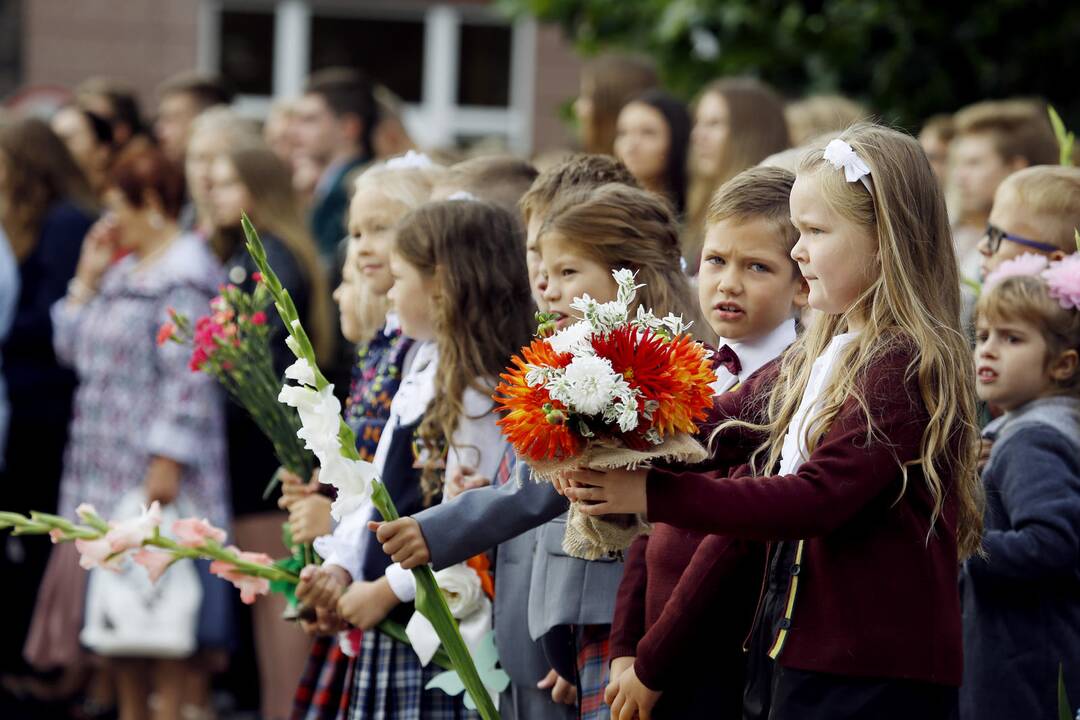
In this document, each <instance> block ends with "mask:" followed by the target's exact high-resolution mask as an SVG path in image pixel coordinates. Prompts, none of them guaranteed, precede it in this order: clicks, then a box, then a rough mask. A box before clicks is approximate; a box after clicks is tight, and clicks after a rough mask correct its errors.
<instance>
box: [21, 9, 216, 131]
mask: <svg viewBox="0 0 1080 720" xmlns="http://www.w3.org/2000/svg"><path fill="white" fill-rule="evenodd" d="M198 5H199V3H198V2H197V0H31V1H30V2H26V3H24V4H23V28H22V31H23V32H22V37H23V43H24V44H23V64H22V70H23V78H22V79H23V82H24V83H25V84H27V85H34V84H54V85H62V86H66V87H74V86H75V85H76V84H78V83H79V82H80V81H81V80H84V79H85V78H87V77H90V76H92V75H107V76H111V77H115V78H117V79H119V80H123V81H124V82H126V83H128V84H129V85H130V86H131V87H133V88H134V89H135V90H136V91H137V92H138V94H139V98H140V100H141V101H142V103H143V105H142V107H143V112H144V114H146V115H150V114H152V112H153V109H154V104H153V103H154V88H155V87H156V86H157V85H158V83H160V82H161V81H162V80H164V79H165V78H167V77H169V76H170V75H173V74H175V73H177V72H180V71H182V70H193V69H194V68H195V58H196V16H197V12H198Z"/></svg>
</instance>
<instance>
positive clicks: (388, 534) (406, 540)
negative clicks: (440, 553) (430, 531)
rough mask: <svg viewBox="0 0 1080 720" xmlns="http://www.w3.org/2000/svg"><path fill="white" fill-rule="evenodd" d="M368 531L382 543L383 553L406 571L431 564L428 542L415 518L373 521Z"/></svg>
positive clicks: (369, 524)
mask: <svg viewBox="0 0 1080 720" xmlns="http://www.w3.org/2000/svg"><path fill="white" fill-rule="evenodd" d="M368 529H369V530H371V531H373V532H374V533H375V537H376V538H378V540H379V542H380V543H382V549H383V552H384V553H386V554H387V555H389V556H390V559H391V560H393V561H394V562H396V563H399V564H400V565H401V567H402V568H404V569H405V570H412V569H413V568H416V567H420V566H421V565H427V564H428V563H429V562H431V551H430V550H429V549H428V545H427V540H426V539H425V538H424V533H423V532H422V531H421V530H420V523H418V522H416V520H414V519H413V518H411V517H404V518H400V519H398V520H394V521H393V522H374V521H372V522H369V523H368Z"/></svg>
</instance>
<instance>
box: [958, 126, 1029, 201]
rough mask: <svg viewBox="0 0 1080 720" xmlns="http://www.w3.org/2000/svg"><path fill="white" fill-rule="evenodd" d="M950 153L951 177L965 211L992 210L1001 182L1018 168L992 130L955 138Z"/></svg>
mask: <svg viewBox="0 0 1080 720" xmlns="http://www.w3.org/2000/svg"><path fill="white" fill-rule="evenodd" d="M949 152H950V154H951V155H952V165H951V167H950V169H949V180H950V181H952V182H953V183H955V184H956V189H957V191H958V192H959V196H960V202H961V205H962V211H963V213H964V214H974V215H985V214H986V213H988V212H990V206H991V205H993V203H994V192H995V191H996V190H997V188H998V185H1000V184H1001V181H1002V180H1004V179H1005V178H1006V177H1007V176H1008V175H1009V173H1011V172H1013V170H1016V169H1018V168H1016V167H1014V166H1012V165H1010V164H1009V163H1007V162H1006V161H1005V158H1003V157H1002V156H1001V153H1000V152H998V149H997V147H996V146H995V145H994V138H993V136H992V135H990V134H989V133H973V134H968V135H961V136H959V137H958V138H956V139H955V140H953V141H952V144H951V146H950V148H949Z"/></svg>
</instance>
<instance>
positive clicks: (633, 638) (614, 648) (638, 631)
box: [610, 535, 649, 660]
mask: <svg viewBox="0 0 1080 720" xmlns="http://www.w3.org/2000/svg"><path fill="white" fill-rule="evenodd" d="M648 543H649V536H648V535H642V536H641V537H639V538H637V539H636V540H634V542H632V543H631V544H630V549H629V550H627V552H626V561H625V564H624V567H623V576H622V581H621V582H620V583H619V591H618V594H617V595H616V596H615V617H614V619H613V620H612V621H611V640H610V642H611V658H612V659H613V660H614V659H615V658H619V657H629V656H633V655H635V654H636V653H637V644H638V641H639V640H640V639H641V637H642V635H644V634H645V591H646V588H647V585H648V570H647V568H646V565H645V549H646V548H647V547H648Z"/></svg>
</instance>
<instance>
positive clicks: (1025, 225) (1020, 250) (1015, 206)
mask: <svg viewBox="0 0 1080 720" xmlns="http://www.w3.org/2000/svg"><path fill="white" fill-rule="evenodd" d="M989 223H990V225H993V226H994V227H995V228H998V229H999V230H1002V231H1004V232H1007V233H1008V234H1010V235H1016V236H1018V237H1022V238H1025V239H1027V240H1034V241H1035V242H1046V241H1045V239H1044V238H1043V237H1042V231H1041V230H1040V229H1039V228H1038V227H1036V226H1035V225H1034V224H1033V223H1032V217H1031V212H1030V211H1028V210H1025V208H1024V206H1023V203H1021V202H1020V198H1019V197H1017V195H1016V192H1015V191H1014V190H1013V189H1012V188H1011V187H1009V184H1008V183H1005V184H1003V185H1002V186H1001V187H1000V188H998V191H997V194H996V195H994V207H993V208H992V209H991V210H990V220H989ZM979 253H980V254H981V255H982V258H983V259H982V263H981V264H980V266H979V269H980V272H981V273H982V277H983V278H984V279H985V278H986V276H987V275H989V274H990V273H992V272H994V270H996V269H997V267H998V265H1001V263H1003V262H1005V261H1006V260H1011V259H1012V258H1014V257H1016V256H1018V255H1023V254H1024V253H1037V254H1039V255H1046V256H1047V257H1050V258H1053V259H1055V260H1059V259H1061V258H1062V257H1064V256H1065V253H1064V252H1061V251H1056V252H1055V251H1050V252H1048V251H1045V250H1040V249H1038V248H1033V247H1030V246H1028V245H1024V244H1023V243H1018V242H1014V241H1012V240H1009V239H1008V238H1004V237H1003V238H1002V239H1001V244H1000V245H998V248H997V252H994V253H991V252H990V238H989V236H988V235H983V238H982V240H980V241H979Z"/></svg>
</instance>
